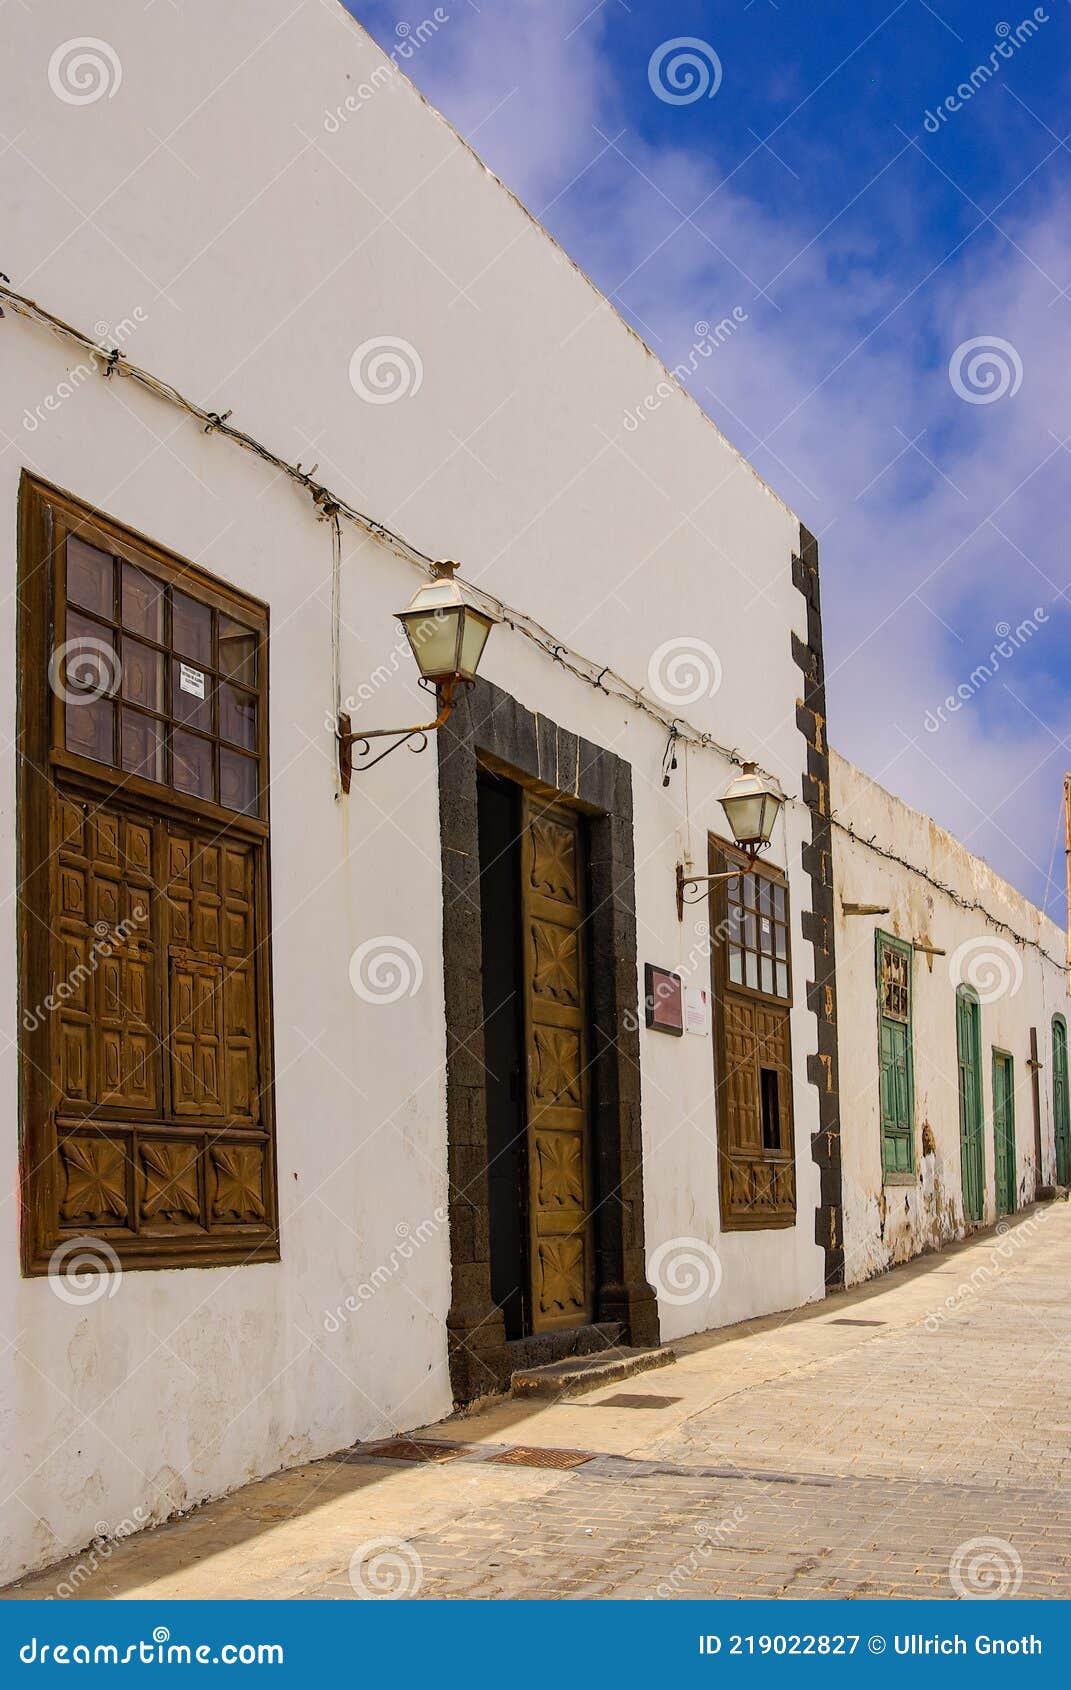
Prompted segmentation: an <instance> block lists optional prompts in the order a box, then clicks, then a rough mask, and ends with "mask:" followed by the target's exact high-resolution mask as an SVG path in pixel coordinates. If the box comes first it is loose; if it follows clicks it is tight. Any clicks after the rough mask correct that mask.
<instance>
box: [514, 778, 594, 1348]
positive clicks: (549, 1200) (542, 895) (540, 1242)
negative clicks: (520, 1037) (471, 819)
mask: <svg viewBox="0 0 1071 1690" xmlns="http://www.w3.org/2000/svg"><path fill="white" fill-rule="evenodd" d="M585 881H586V874H585V858H584V835H583V829H582V824H581V821H580V818H579V816H577V815H575V814H573V813H572V812H571V811H570V810H568V809H565V808H564V807H559V806H556V805H548V804H547V803H546V802H545V801H543V800H541V799H538V798H536V797H533V796H529V795H527V794H526V795H525V797H524V810H523V829H522V841H521V914H522V928H523V934H522V938H523V943H522V953H523V966H524V1004H525V1039H526V1046H527V1052H526V1055H527V1104H528V1126H527V1136H528V1220H529V1251H530V1255H529V1261H530V1274H531V1299H530V1308H531V1324H532V1329H533V1331H535V1332H546V1331H549V1330H552V1329H553V1328H555V1327H564V1326H578V1325H583V1324H584V1323H585V1322H587V1321H589V1320H590V1319H591V1318H592V1284H593V1280H594V1262H593V1258H592V1222H591V1197H590V1192H591V1174H590V1155H591V1150H590V1127H589V1120H588V1076H587V1066H588V1037H587V1006H586V982H585V969H584V957H583V950H584V931H583V921H584V889H585Z"/></svg>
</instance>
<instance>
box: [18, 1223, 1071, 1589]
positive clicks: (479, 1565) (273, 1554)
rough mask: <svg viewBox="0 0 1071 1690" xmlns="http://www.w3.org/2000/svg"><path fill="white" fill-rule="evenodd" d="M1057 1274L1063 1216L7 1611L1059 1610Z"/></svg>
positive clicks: (218, 1522)
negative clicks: (724, 1601)
mask: <svg viewBox="0 0 1071 1690" xmlns="http://www.w3.org/2000/svg"><path fill="white" fill-rule="evenodd" d="M1069 1276H1071V1209H1069V1208H1068V1206H1067V1205H1066V1204H1063V1203H1057V1204H1054V1205H1052V1206H1049V1207H1043V1208H1039V1209H1035V1210H1032V1211H1029V1212H1027V1213H1026V1214H1023V1215H1020V1216H1017V1217H1016V1218H1015V1219H1014V1221H1012V1222H1011V1223H1010V1224H1009V1225H1008V1227H1007V1230H1005V1231H1003V1232H998V1233H994V1232H988V1233H983V1234H980V1235H978V1236H976V1237H975V1238H974V1239H972V1240H971V1241H970V1242H969V1243H967V1244H965V1245H960V1246H957V1247H955V1248H953V1249H950V1250H948V1251H946V1252H944V1253H943V1254H941V1255H938V1256H929V1257H927V1258H924V1259H923V1260H921V1261H917V1262H915V1263H913V1264H911V1265H910V1266H908V1267H905V1268H900V1269H897V1270H896V1271H894V1272H893V1273H891V1274H889V1275H888V1276H886V1277H885V1278H883V1279H881V1280H878V1281H875V1282H873V1283H872V1284H870V1285H868V1286H866V1287H863V1288H861V1289H860V1290H857V1291H854V1292H851V1293H847V1294H842V1295H838V1296H835V1297H833V1298H831V1299H829V1300H828V1301H827V1302H825V1303H823V1304H821V1305H816V1306H813V1307H811V1308H809V1309H805V1310H801V1311H796V1312H795V1313H792V1314H788V1315H784V1316H777V1317H771V1318H768V1319H765V1320H762V1321H756V1322H753V1323H751V1324H750V1325H749V1326H747V1327H737V1328H734V1329H732V1330H729V1331H724V1332H721V1333H718V1334H712V1335H708V1336H706V1337H703V1338H694V1339H689V1340H685V1341H683V1342H680V1343H678V1344H676V1345H675V1346H674V1347H675V1349H676V1351H677V1357H678V1359H677V1360H676V1361H675V1362H674V1363H673V1364H671V1365H670V1366H667V1367H664V1368H662V1369H660V1370H658V1371H656V1372H654V1373H652V1374H648V1375H645V1376H642V1377H640V1378H638V1379H634V1380H630V1381H627V1382H626V1383H625V1384H624V1385H616V1386H608V1387H604V1388H603V1389H601V1390H598V1391H595V1392H592V1393H590V1394H589V1395H587V1396H584V1397H580V1398H577V1399H574V1400H572V1401H563V1402H557V1403H553V1402H544V1403H541V1404H540V1403H533V1402H531V1401H516V1400H512V1399H510V1400H502V1401H499V1402H495V1403H492V1404H491V1405H489V1406H487V1407H484V1408H483V1409H480V1410H478V1411H476V1412H471V1413H468V1414H464V1415H458V1416H455V1417H454V1418H453V1419H451V1420H449V1421H446V1422H443V1423H441V1424H440V1425H438V1426H436V1427H433V1428H427V1429H425V1430H424V1432H423V1433H421V1434H419V1436H421V1437H422V1438H425V1439H428V1440H435V1441H436V1442H439V1443H441V1444H443V1445H446V1446H449V1447H445V1448H440V1449H439V1450H438V1451H435V1452H433V1453H434V1454H435V1455H436V1459H431V1460H427V1459H425V1460H412V1459H403V1460H399V1459H385V1458H383V1457H382V1456H374V1455H369V1454H367V1453H363V1452H362V1451H361V1450H356V1451H350V1452H345V1454H344V1455H341V1456H336V1457H332V1458H329V1459H327V1460H325V1461H320V1462H316V1463H312V1464H310V1465H307V1466H305V1467H301V1468H297V1469H294V1470H293V1471H291V1472H288V1473H285V1474H281V1475H279V1476H277V1477H276V1478H273V1479H269V1480H266V1481H263V1482H262V1483H260V1484H257V1485H252V1486H249V1487H247V1488H246V1489H245V1490H243V1491H240V1492H238V1493H236V1494H235V1495H233V1496H231V1497H229V1498H226V1499H224V1500H222V1501H220V1502H218V1503H214V1504H211V1505H209V1506H206V1507H204V1508H201V1509H199V1510H198V1511H196V1512H195V1513H193V1514H192V1515H190V1516H189V1517H188V1518H186V1519H185V1520H182V1521H178V1522H175V1523H173V1524H171V1525H165V1526H162V1527H159V1528H157V1529H156V1530H154V1531H152V1532H150V1533H143V1534H141V1535H139V1536H137V1537H133V1538H130V1539H127V1540H126V1541H124V1542H122V1543H119V1544H117V1545H115V1546H114V1548H113V1549H112V1551H111V1553H110V1555H109V1556H108V1558H107V1560H106V1561H105V1562H104V1563H103V1564H101V1565H99V1566H97V1567H96V1569H95V1570H93V1569H90V1570H89V1571H88V1572H85V1573H83V1574H81V1575H76V1574H75V1572H74V1569H76V1568H77V1567H79V1566H82V1567H83V1568H84V1567H85V1565H86V1563H87V1561H88V1560H89V1557H88V1556H84V1557H83V1558H82V1560H81V1562H77V1561H76V1562H69V1563H66V1564H65V1565H64V1566H61V1567H57V1568H54V1569H52V1570H51V1571H50V1572H49V1573H48V1574H42V1575H39V1576H38V1577H36V1578H33V1579H30V1580H27V1581H25V1582H24V1583H23V1584H22V1585H21V1586H19V1587H15V1588H12V1589H11V1590H10V1591H9V1592H7V1593H6V1594H8V1595H25V1596H47V1595H53V1594H55V1593H56V1592H57V1588H58V1587H59V1586H61V1585H63V1584H64V1583H65V1582H66V1584H67V1585H71V1584H72V1583H73V1586H74V1588H73V1590H72V1591H71V1593H73V1594H77V1595H79V1596H83V1597H87V1596H109V1595H112V1596H137V1597H149V1596H159V1597H170V1596H179V1597H183V1596H190V1597H192V1596H205V1595H211V1596H217V1597H218V1596H232V1597H283V1598H288V1597H289V1598H313V1597H328V1598H339V1599H353V1598H354V1597H355V1596H356V1595H363V1594H377V1593H380V1592H382V1591H398V1590H401V1591H402V1593H405V1594H410V1595H419V1596H420V1597H421V1598H437V1597H480V1598H494V1597H545V1596H551V1597H572V1598H577V1597H579V1598H588V1597H609V1596H614V1597H643V1598H651V1597H655V1598H657V1597H668V1598H695V1597H707V1596H722V1597H761V1596H786V1597H804V1596H807V1597H814V1596H818V1597H874V1596H878V1597H882V1596H893V1595H902V1596H912V1597H956V1596H959V1597H962V1596H965V1595H978V1594H982V1595H985V1594H996V1595H1006V1596H1015V1595H1018V1596H1020V1597H1030V1596H1039V1597H1068V1596H1071V1498H1069V1488H1068V1480H1069V1478H1071V1453H1069V1451H1071V1409H1069V1407H1068V1403H1069V1400H1071V1393H1069V1385H1071V1369H1069V1365H1068V1356H1069V1348H1068V1341H1069V1338H1071V1305H1069V1303H1068V1300H1067V1285H1068V1280H1069ZM570 1452H572V1453H570ZM546 1460H554V1461H557V1462H560V1463H564V1462H569V1463H570V1465H557V1466H544V1465H536V1464H535V1463H538V1462H541V1461H546ZM385 1540H392V1541H385ZM67 1593H68V1591H67V1590H66V1589H64V1590H63V1591H61V1594H67Z"/></svg>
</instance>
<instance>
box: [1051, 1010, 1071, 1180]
mask: <svg viewBox="0 0 1071 1690" xmlns="http://www.w3.org/2000/svg"><path fill="white" fill-rule="evenodd" d="M1052 1132H1053V1138H1054V1139H1055V1141H1056V1183H1057V1184H1058V1185H1071V1103H1069V1094H1068V1085H1067V1022H1066V1021H1065V1020H1064V1017H1063V1016H1062V1015H1054V1016H1053V1018H1052Z"/></svg>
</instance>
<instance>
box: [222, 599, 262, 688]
mask: <svg viewBox="0 0 1071 1690" xmlns="http://www.w3.org/2000/svg"><path fill="white" fill-rule="evenodd" d="M219 667H220V671H221V673H222V674H224V675H229V676H230V677H231V679H232V680H234V681H244V682H245V684H246V686H247V687H252V686H255V685H256V681H257V636H256V633H255V632H254V630H253V629H252V628H245V627H243V626H242V624H241V623H240V622H235V621H233V620H232V619H231V617H229V616H220V619H219Z"/></svg>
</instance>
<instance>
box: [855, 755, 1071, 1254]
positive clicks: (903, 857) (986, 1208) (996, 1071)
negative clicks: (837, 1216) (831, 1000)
mask: <svg viewBox="0 0 1071 1690" xmlns="http://www.w3.org/2000/svg"><path fill="white" fill-rule="evenodd" d="M830 762H831V769H830V786H831V793H832V801H833V823H834V826H833V865H834V877H835V884H836V910H837V922H836V954H837V981H838V986H839V993H840V1025H839V1037H840V1088H841V1094H840V1106H841V1131H842V1138H843V1201H844V1246H845V1277H846V1280H847V1282H848V1283H849V1284H854V1283H855V1282H857V1281H859V1280H863V1279H867V1278H869V1277H870V1275H871V1274H874V1273H878V1272H880V1271H881V1270H882V1269H884V1268H888V1267H891V1266H893V1265H894V1264H895V1263H897V1262H902V1261H906V1260H907V1259H908V1258H909V1257H911V1256H915V1255H918V1254H920V1253H921V1252H923V1251H925V1250H931V1249H935V1248H938V1247H939V1246H940V1245H941V1244H944V1243H947V1242H948V1241H949V1240H950V1239H953V1238H962V1237H963V1236H964V1234H965V1233H966V1232H967V1231H969V1230H971V1229H972V1228H974V1227H977V1226H981V1225H992V1224H993V1223H995V1222H997V1221H998V1220H999V1219H1000V1218H1001V1217H1002V1216H1003V1215H1006V1214H1009V1213H1011V1212H1012V1211H1014V1210H1016V1209H1020V1208H1022V1207H1023V1206H1024V1205H1025V1204H1027V1203H1030V1202H1032V1201H1033V1200H1034V1197H1035V1196H1036V1195H1037V1194H1038V1193H1039V1192H1046V1191H1048V1190H1051V1187H1052V1186H1053V1184H1054V1183H1056V1182H1057V1181H1058V1182H1059V1183H1060V1184H1062V1185H1064V1186H1066V1185H1068V1184H1069V1183H1071V1134H1069V1129H1068V1076H1067V1022H1068V1016H1069V1012H1071V1005H1069V1002H1068V976H1067V968H1066V957H1067V938H1066V935H1065V934H1064V933H1063V932H1062V931H1061V930H1060V929H1059V928H1058V927H1057V926H1056V925H1055V923H1053V922H1052V921H1049V920H1048V919H1047V918H1046V917H1045V916H1044V915H1042V913H1041V911H1040V910H1038V909H1035V908H1034V906H1033V905H1032V904H1030V903H1029V902H1028V901H1027V899H1026V898H1024V897H1023V896H1022V895H1021V894H1020V893H1018V892H1016V891H1015V889H1014V888H1013V887H1011V886H1009V885H1008V884H1007V882H1006V881H1003V880H1001V879H1000V878H999V876H998V875H996V874H994V873H993V871H992V869H990V868H989V867H988V865H987V864H986V863H983V862H981V861H980V860H979V859H978V858H977V857H973V856H971V854H970V853H969V851H967V849H966V848H965V846H963V845H961V844H960V843H959V841H958V840H956V839H953V838H952V836H951V835H950V834H948V833H946V832H945V831H944V830H943V828H939V827H938V826H937V825H936V823H934V822H932V821H931V820H930V819H929V817H927V816H923V815H920V814H919V813H918V811H917V810H912V809H910V808H909V807H908V806H907V805H906V804H904V803H902V802H901V801H900V800H899V799H898V798H894V797H892V795H891V794H890V793H888V792H885V791H884V790H883V789H882V788H881V787H880V786H878V785H877V784H876V783H875V782H874V781H872V780H870V779H869V777H868V776H867V775H865V774H863V773H862V772H861V770H859V769H856V768H853V766H852V765H851V764H850V763H847V762H845V761H844V759H843V758H842V757H838V756H837V754H836V753H835V752H834V753H833V754H832V755H831V758H830Z"/></svg>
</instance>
